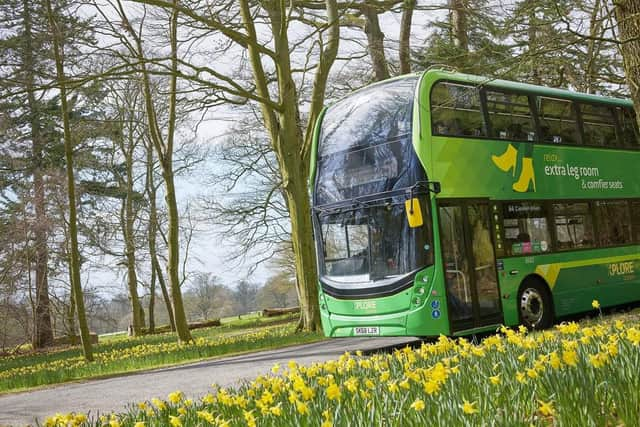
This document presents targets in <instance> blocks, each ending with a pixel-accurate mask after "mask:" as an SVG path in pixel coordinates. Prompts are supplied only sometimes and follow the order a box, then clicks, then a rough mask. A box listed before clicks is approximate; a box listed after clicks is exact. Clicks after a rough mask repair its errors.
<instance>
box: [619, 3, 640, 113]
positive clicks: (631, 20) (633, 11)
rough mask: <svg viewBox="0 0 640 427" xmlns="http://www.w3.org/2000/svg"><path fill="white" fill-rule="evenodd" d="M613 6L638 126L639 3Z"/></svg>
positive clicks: (639, 107)
mask: <svg viewBox="0 0 640 427" xmlns="http://www.w3.org/2000/svg"><path fill="white" fill-rule="evenodd" d="M613 4H614V6H615V10H614V11H615V16H616V21H617V22H618V33H619V34H618V37H619V39H620V40H619V43H620V51H621V52H622V60H623V62H624V72H625V77H626V79H627V83H628V85H629V90H630V91H631V99H632V100H633V105H634V107H635V109H636V116H637V117H636V119H637V121H638V123H639V124H640V1H638V0H617V1H615V2H614V3H613Z"/></svg>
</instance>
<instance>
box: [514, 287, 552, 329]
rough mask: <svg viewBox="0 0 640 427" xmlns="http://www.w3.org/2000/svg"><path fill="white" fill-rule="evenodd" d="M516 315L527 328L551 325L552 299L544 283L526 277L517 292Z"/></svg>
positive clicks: (543, 327)
mask: <svg viewBox="0 0 640 427" xmlns="http://www.w3.org/2000/svg"><path fill="white" fill-rule="evenodd" d="M518 315H519V317H520V323H521V324H523V325H524V326H526V327H527V329H536V330H540V329H547V328H549V327H550V326H551V325H553V320H554V313H553V299H552V298H551V294H550V292H549V288H548V287H547V285H546V284H544V283H542V282H541V281H539V280H535V279H528V280H525V281H524V282H522V285H520V291H519V292H518Z"/></svg>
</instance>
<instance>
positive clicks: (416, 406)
mask: <svg viewBox="0 0 640 427" xmlns="http://www.w3.org/2000/svg"><path fill="white" fill-rule="evenodd" d="M424 408H425V404H424V400H422V399H416V400H414V401H413V403H412V404H411V409H413V410H414V411H416V412H420V411H424Z"/></svg>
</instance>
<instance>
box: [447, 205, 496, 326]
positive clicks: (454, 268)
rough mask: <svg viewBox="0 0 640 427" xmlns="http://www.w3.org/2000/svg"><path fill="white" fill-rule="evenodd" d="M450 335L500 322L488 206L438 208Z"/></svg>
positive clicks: (448, 206)
mask: <svg viewBox="0 0 640 427" xmlns="http://www.w3.org/2000/svg"><path fill="white" fill-rule="evenodd" d="M438 212H439V218H440V241H441V246H442V260H443V262H444V273H445V280H446V287H447V302H448V307H449V321H450V322H451V331H452V332H456V331H462V330H466V329H471V328H477V327H480V326H486V325H493V324H501V323H502V322H503V316H502V308H501V306H500V292H499V289H498V280H497V276H496V260H495V254H494V251H493V243H492V240H491V216H490V214H489V212H490V210H489V204H488V202H484V201H481V202H478V201H458V200H456V201H446V202H443V203H440V205H439V209H438Z"/></svg>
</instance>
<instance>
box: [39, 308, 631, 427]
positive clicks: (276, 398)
mask: <svg viewBox="0 0 640 427" xmlns="http://www.w3.org/2000/svg"><path fill="white" fill-rule="evenodd" d="M638 366H640V313H639V312H638V311H637V310H636V311H635V312H632V313H627V314H624V315H615V316H609V317H606V318H599V319H596V320H595V321H591V322H586V323H581V324H577V323H574V322H570V323H564V324H561V325H559V326H557V327H556V328H555V329H553V330H549V331H544V332H539V333H531V334H530V333H527V332H526V331H525V330H510V329H506V328H503V329H502V330H501V332H500V333H498V334H496V335H493V336H490V337H488V338H486V339H484V340H483V341H482V342H481V343H480V344H478V345H474V344H472V343H470V342H469V341H467V340H465V339H458V340H452V339H448V338H445V337H441V338H440V339H439V340H438V341H437V342H435V343H432V344H424V345H422V346H421V347H420V348H417V349H411V348H406V349H403V350H398V351H396V352H394V353H392V354H377V355H373V356H371V357H364V356H363V355H360V354H356V355H350V354H345V355H344V356H342V357H340V358H339V360H335V361H329V362H326V363H322V364H315V365H312V366H309V367H305V366H299V365H297V364H296V363H294V362H291V363H289V364H288V366H274V368H273V370H272V371H273V374H270V375H267V376H263V377H259V378H256V379H255V380H254V381H253V382H251V383H250V384H246V385H245V386H243V387H241V388H239V389H237V390H225V389H217V390H212V392H211V394H208V395H206V396H204V397H202V398H200V399H198V400H191V399H188V398H186V397H185V396H183V395H182V393H180V392H179V391H176V392H175V393H172V394H170V395H169V396H166V397H164V399H150V400H149V401H146V402H133V403H132V405H131V406H130V409H129V411H128V412H125V413H121V414H112V415H109V416H103V418H102V419H93V420H89V421H86V419H85V417H84V416H83V415H78V418H76V419H75V421H77V422H78V423H79V424H83V425H91V426H103V425H108V426H110V427H118V426H134V427H141V426H174V427H179V426H194V425H216V426H245V425H248V426H255V425H258V426H291V425H301V426H323V427H328V426H332V425H336V426H346V425H349V426H370V425H377V426H407V425H409V426H413V425H440V426H480V425H509V426H531V425H534V426H550V425H554V426H578V425H598V426H606V425H611V426H619V425H627V426H632V425H639V424H640V376H639V375H638V372H637V369H638ZM150 398H151V396H150ZM62 417H64V416H60V417H52V418H51V419H49V420H48V423H49V425H66V424H65V423H66V422H68V421H71V423H73V420H74V415H73V414H69V415H67V416H66V417H67V418H66V419H63V418H62Z"/></svg>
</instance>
